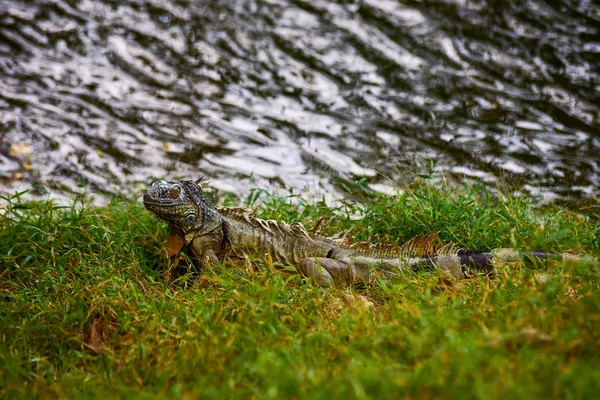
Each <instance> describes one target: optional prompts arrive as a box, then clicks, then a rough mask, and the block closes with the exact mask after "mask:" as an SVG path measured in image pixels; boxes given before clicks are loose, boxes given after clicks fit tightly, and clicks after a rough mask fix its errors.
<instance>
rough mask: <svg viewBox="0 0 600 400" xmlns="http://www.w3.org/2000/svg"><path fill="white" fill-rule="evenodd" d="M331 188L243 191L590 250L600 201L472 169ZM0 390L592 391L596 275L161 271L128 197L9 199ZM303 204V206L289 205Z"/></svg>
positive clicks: (156, 244) (317, 212)
mask: <svg viewBox="0 0 600 400" xmlns="http://www.w3.org/2000/svg"><path fill="white" fill-rule="evenodd" d="M354 189H356V192H355V195H354V196H353V197H352V198H348V199H345V200H343V201H340V202H338V203H336V204H333V205H326V204H324V203H323V202H316V203H308V202H306V201H305V200H303V199H302V198H293V199H289V198H276V197H270V196H268V194H265V193H261V192H260V191H257V192H255V193H253V194H252V196H251V197H250V199H249V203H252V204H254V203H255V202H256V201H257V199H258V198H259V197H261V198H262V204H263V207H262V208H261V211H260V212H261V215H262V216H263V217H268V218H281V219H285V220H287V221H305V222H306V223H307V225H308V226H309V227H310V226H313V225H314V224H315V223H316V222H317V221H318V220H319V218H320V217H321V216H325V217H326V218H327V219H328V218H329V217H332V216H334V215H336V216H337V217H335V218H334V219H333V220H332V223H331V224H330V225H328V226H327V227H326V228H325V231H326V233H328V234H332V233H335V232H337V231H339V230H341V229H352V228H354V227H357V226H360V228H361V230H360V231H359V232H357V233H356V235H355V239H356V240H358V241H360V240H366V239H367V238H373V237H375V238H381V239H382V240H383V239H384V238H385V239H387V240H388V241H390V242H393V243H399V244H400V243H403V242H405V241H406V240H408V239H410V238H411V237H413V236H415V235H419V234H429V235H430V234H437V235H438V236H439V238H440V239H441V240H442V241H443V242H452V243H454V244H456V245H459V246H461V247H465V248H492V247H498V246H504V247H510V246H513V245H516V244H518V245H520V246H521V247H523V248H526V249H529V248H534V249H537V248H542V249H551V250H560V251H566V250H570V251H575V252H578V253H584V254H589V255H591V256H593V257H596V258H600V239H599V238H600V222H599V218H598V215H599V213H598V208H595V209H593V208H592V209H587V210H584V211H583V212H582V211H581V210H580V211H578V212H574V211H569V210H564V209H559V208H555V207H544V208H538V207H536V205H535V203H536V201H535V199H531V198H524V197H507V198H505V199H500V198H498V197H494V196H491V195H489V194H488V193H487V191H486V190H485V188H483V187H473V188H471V187H465V188H463V189H462V190H453V191H451V190H444V189H434V188H432V187H431V186H428V185H427V184H420V183H419V184H416V185H413V186H411V187H409V188H407V189H406V191H405V192H404V193H403V194H401V195H398V196H392V197H386V196H372V195H368V194H366V193H365V192H363V191H361V190H360V185H358V186H357V187H356V188H354ZM5 200H7V204H6V205H5V206H4V208H3V209H2V210H0V225H1V231H0V398H15V397H21V398H31V397H39V398H77V397H86V398H87V397H104V398H106V397H107V396H110V397H111V398H112V397H115V396H116V397H121V398H130V397H133V398H164V397H173V398H196V397H200V398H248V397H254V398H257V399H264V398H273V397H274V398H278V397H292V398H323V399H330V398H395V399H396V398H406V397H411V398H440V397H442V398H569V399H571V398H592V397H594V396H596V395H597V393H600V379H598V377H599V376H600V329H599V327H600V296H599V295H600V290H599V279H598V278H599V273H598V270H597V269H595V268H592V267H590V266H585V265H575V266H568V265H563V264H561V263H546V264H545V265H522V264H516V265H504V266H499V268H498V272H497V273H496V276H495V277H494V278H490V277H485V276H477V277H475V278H473V279H470V280H463V281H452V280H449V279H447V278H445V277H444V276H442V275H440V274H438V273H435V272H434V273H409V274H406V275H403V276H399V277H398V278H397V279H395V280H393V281H389V282H385V283H379V284H375V285H373V286H372V287H367V288H362V289H345V290H330V291H328V292H327V293H323V291H322V290H321V289H320V288H318V287H315V286H314V285H313V284H312V283H310V282H303V281H302V279H301V278H300V277H299V276H297V275H294V274H288V273H285V272H282V271H280V270H276V269H272V268H269V266H268V265H266V264H265V262H264V261H263V260H261V259H260V258H257V257H249V258H248V259H247V260H246V261H245V262H238V263H236V264H232V263H227V264H226V267H224V268H222V270H221V272H220V274H219V275H211V274H208V273H205V275H203V273H202V272H200V273H197V274H193V273H192V274H185V275H183V276H181V277H180V278H178V279H168V276H169V274H167V273H166V272H165V263H164V262H163V261H162V260H161V256H160V254H161V249H162V246H163V243H164V241H165V238H166V229H165V226H164V224H163V223H162V222H160V221H158V220H156V219H153V218H151V217H150V215H149V213H147V212H146V211H145V210H144V209H143V207H142V206H141V205H140V204H137V203H135V202H132V201H114V202H113V203H112V204H110V205H109V206H108V207H103V208H96V207H92V206H90V205H88V204H85V203H84V204H81V203H77V204H75V205H73V206H72V207H67V208H61V207H55V206H53V204H52V203H32V202H21V201H20V199H19V196H18V195H16V196H13V197H11V198H8V199H5ZM298 205H299V206H298Z"/></svg>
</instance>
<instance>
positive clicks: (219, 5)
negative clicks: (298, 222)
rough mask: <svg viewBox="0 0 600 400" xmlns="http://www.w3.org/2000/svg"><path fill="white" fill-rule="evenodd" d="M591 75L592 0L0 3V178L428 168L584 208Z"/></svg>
mask: <svg viewBox="0 0 600 400" xmlns="http://www.w3.org/2000/svg"><path fill="white" fill-rule="evenodd" d="M599 77H600V5H598V3H594V2H593V1H568V0H556V1H554V0H553V1H550V0H548V1H542V0H530V1H527V0H521V1H518V0H513V1H498V0H487V1H470V0H445V1H443V0H438V1H427V0H423V1H414V0H413V1H410V0H406V1H395V0H363V1H338V2H335V1H328V0H320V1H283V0H282V1H269V0H265V1H241V0H238V1H192V0H188V1H183V0H147V1H130V0H128V1H124V0H123V1H109V0H103V1H99V0H80V1H79V0H48V1H43V0H40V1H21V0H0V179H1V181H0V182H1V183H0V185H1V186H0V189H1V190H3V191H12V190H14V189H21V188H26V187H31V184H32V182H41V183H43V184H44V185H45V186H47V187H50V188H51V189H53V190H54V191H57V192H58V193H72V192H80V191H82V190H87V191H92V192H113V191H116V190H120V191H122V192H125V193H129V192H131V191H133V190H137V189H135V188H136V187H139V186H142V185H145V184H147V183H149V182H150V181H152V180H153V179H155V178H163V177H168V178H178V177H198V176H200V175H203V174H204V175H207V176H209V177H211V178H213V179H214V180H215V181H214V182H215V185H216V186H218V187H220V188H222V189H228V190H233V191H238V192H243V191H244V187H245V186H248V185H251V184H252V185H259V186H262V187H266V188H270V189H277V188H282V187H284V188H301V187H304V186H307V187H308V188H310V189H312V190H314V191H317V192H318V191H323V192H327V191H333V190H335V189H334V187H335V183H336V182H339V181H353V180H356V179H358V178H360V177H369V178H370V179H369V180H368V181H367V182H369V183H370V184H371V187H372V188H374V189H377V190H385V188H386V187H387V186H393V185H394V184H395V183H396V182H406V179H410V178H409V177H410V176H411V174H412V173H414V172H421V171H426V167H425V166H427V165H429V163H430V160H435V162H436V167H435V170H436V171H444V176H446V177H464V176H467V177H469V178H472V179H475V180H481V181H484V182H487V183H489V184H491V185H492V186H494V185H496V184H498V183H501V184H502V185H504V184H506V183H509V184H511V185H512V184H515V185H517V187H523V188H525V189H526V190H529V191H533V192H542V193H545V194H546V196H547V197H548V198H555V197H559V198H588V199H589V198H594V197H595V196H597V194H598V193H599V191H600V190H599V188H600V183H599V175H600V79H599ZM249 175H252V177H253V178H254V183H250V182H249V180H248V179H240V178H241V177H247V176H249ZM440 175H441V174H440Z"/></svg>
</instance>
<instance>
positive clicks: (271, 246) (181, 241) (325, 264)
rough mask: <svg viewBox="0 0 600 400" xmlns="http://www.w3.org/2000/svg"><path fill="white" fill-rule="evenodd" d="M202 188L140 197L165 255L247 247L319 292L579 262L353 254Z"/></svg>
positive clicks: (184, 186) (212, 259)
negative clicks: (410, 277)
mask: <svg viewBox="0 0 600 400" xmlns="http://www.w3.org/2000/svg"><path fill="white" fill-rule="evenodd" d="M201 186H202V185H201V184H199V183H198V182H194V181H192V180H182V181H179V182H165V181H156V182H154V184H153V185H152V186H151V187H150V188H149V189H148V190H147V191H146V193H145V194H144V205H145V207H146V208H147V209H148V210H149V211H151V212H152V213H153V214H155V215H157V216H158V217H159V218H161V219H164V220H165V221H167V223H168V224H169V227H170V232H169V238H168V240H167V256H168V257H170V256H173V255H174V254H176V253H178V252H179V251H180V250H181V249H182V248H183V246H184V245H185V246H187V247H188V249H189V250H191V252H192V254H193V255H194V256H195V257H196V258H197V259H198V261H199V263H200V265H201V266H205V267H206V266H208V267H212V266H214V265H216V264H218V263H219V262H220V261H222V260H223V258H224V257H225V256H226V255H234V256H235V255H238V256H239V255H241V254H242V253H243V252H244V251H247V250H249V249H252V250H254V251H256V252H258V253H260V254H266V253H268V254H270V256H271V258H272V260H273V261H274V262H278V263H280V264H283V265H291V266H294V267H296V269H297V270H299V271H300V272H301V273H302V274H303V275H304V276H307V277H309V278H312V279H314V280H315V281H316V282H317V283H318V284H320V285H323V286H329V285H336V286H344V285H354V284H361V283H369V282H371V281H372V280H373V279H374V278H376V277H379V276H381V277H384V278H386V277H390V276H393V275H395V274H398V273H401V272H403V271H406V270H412V269H415V268H419V267H422V266H429V267H431V266H434V265H435V266H437V267H438V268H439V269H440V270H441V271H443V272H446V273H448V274H450V275H452V276H454V277H456V278H464V277H466V276H468V271H470V270H480V271H481V270H483V271H489V270H491V269H492V260H493V259H500V260H502V261H517V260H520V259H522V258H523V257H524V256H525V257H533V258H551V259H557V260H563V261H572V262H579V261H582V260H583V259H582V258H580V257H578V256H575V255H572V254H560V253H543V252H525V253H520V252H518V251H515V250H513V249H508V248H502V249H495V250H492V251H466V250H459V251H443V252H442V253H441V254H437V255H428V256H422V257H414V256H411V257H402V256H401V255H399V254H394V253H391V252H389V251H377V250H373V251H370V250H368V249H366V250H364V249H363V250H359V249H355V248H353V247H350V246H345V245H343V244H340V243H338V242H336V241H333V240H330V239H327V238H324V237H320V236H318V235H313V234H309V233H308V232H307V231H306V229H305V228H304V227H303V226H302V224H300V223H292V224H288V223H285V222H282V221H273V220H269V221H267V220H263V219H259V218H256V217H254V216H253V215H252V214H250V213H249V212H247V211H244V210H243V209H240V208H229V207H215V206H213V205H212V204H211V203H210V202H209V201H208V199H207V198H206V197H205V195H204V193H203V191H202V187H201Z"/></svg>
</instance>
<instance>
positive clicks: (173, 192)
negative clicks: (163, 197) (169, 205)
mask: <svg viewBox="0 0 600 400" xmlns="http://www.w3.org/2000/svg"><path fill="white" fill-rule="evenodd" d="M179 193H181V189H180V188H179V186H178V185H174V186H171V187H170V188H169V197H170V198H172V199H176V198H177V197H179Z"/></svg>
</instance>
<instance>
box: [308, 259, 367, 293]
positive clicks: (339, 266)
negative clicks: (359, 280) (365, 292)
mask: <svg viewBox="0 0 600 400" xmlns="http://www.w3.org/2000/svg"><path fill="white" fill-rule="evenodd" d="M299 269H300V272H301V273H302V274H303V275H304V276H306V277H309V278H311V279H314V281H315V282H316V283H318V284H319V285H321V286H347V285H352V284H353V283H354V280H355V278H356V276H355V275H356V273H355V271H354V268H353V267H352V266H350V265H349V264H347V263H345V262H343V261H340V260H334V259H331V258H325V257H314V258H305V259H303V260H302V262H301V263H300V266H299Z"/></svg>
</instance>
